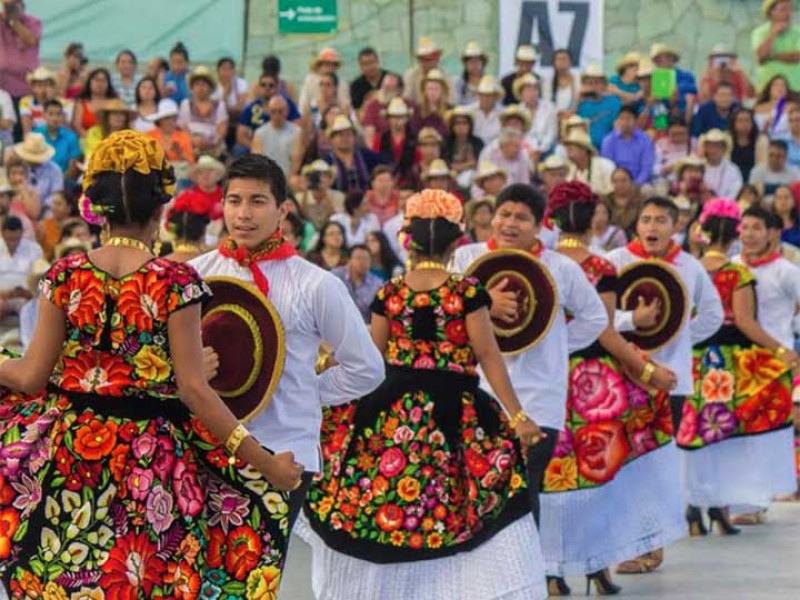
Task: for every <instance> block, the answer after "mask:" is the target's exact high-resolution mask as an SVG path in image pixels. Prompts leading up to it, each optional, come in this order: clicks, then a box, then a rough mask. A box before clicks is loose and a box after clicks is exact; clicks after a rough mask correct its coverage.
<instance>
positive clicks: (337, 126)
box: [325, 115, 356, 138]
mask: <svg viewBox="0 0 800 600" xmlns="http://www.w3.org/2000/svg"><path fill="white" fill-rule="evenodd" d="M343 131H352V132H353V133H356V126H355V125H353V123H352V121H350V119H348V118H347V117H345V116H344V115H338V116H337V117H336V118H335V119H334V120H333V123H331V126H330V127H328V129H327V131H325V137H327V138H332V137H333V136H335V135H336V134H337V133H342V132H343Z"/></svg>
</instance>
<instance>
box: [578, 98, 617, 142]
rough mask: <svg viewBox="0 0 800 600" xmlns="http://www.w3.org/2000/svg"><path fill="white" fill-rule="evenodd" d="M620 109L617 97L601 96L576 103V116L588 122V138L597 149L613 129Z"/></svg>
mask: <svg viewBox="0 0 800 600" xmlns="http://www.w3.org/2000/svg"><path fill="white" fill-rule="evenodd" d="M620 108H622V100H620V99H619V98H618V97H617V96H603V97H601V98H599V99H597V100H591V99H584V100H581V101H580V102H579V103H578V116H579V117H583V118H584V119H588V120H589V136H590V137H591V138H592V144H593V145H594V146H595V148H599V147H600V145H601V144H602V143H603V139H605V137H606V136H607V135H608V134H609V133H610V132H611V130H612V129H613V127H614V120H615V119H616V118H617V115H618V114H619V109H620Z"/></svg>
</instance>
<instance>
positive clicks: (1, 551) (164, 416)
mask: <svg viewBox="0 0 800 600" xmlns="http://www.w3.org/2000/svg"><path fill="white" fill-rule="evenodd" d="M41 293H42V295H43V296H44V297H45V298H47V300H49V301H50V302H52V303H53V304H54V305H55V306H57V307H58V308H60V309H61V310H63V312H64V320H65V325H66V343H65V344H64V348H63V351H62V354H61V358H60V360H59V362H58V364H57V366H56V368H55V370H54V373H53V375H52V377H51V380H50V386H49V388H48V390H47V392H44V393H42V394H40V395H38V396H35V397H25V396H21V395H17V394H13V393H9V392H5V393H4V394H3V395H2V396H0V569H2V579H3V583H4V585H5V586H6V588H7V589H8V591H9V594H10V596H11V597H12V598H14V599H17V598H45V599H48V600H56V599H57V600H66V599H67V598H82V599H84V598H85V599H91V600H102V599H104V598H107V599H109V600H117V599H140V598H181V599H194V598H215V599H234V598H236V599H239V598H253V599H256V598H258V599H274V598H276V596H277V590H278V586H279V584H280V576H281V569H282V566H283V556H284V552H285V549H286V538H287V533H288V532H287V531H286V529H287V519H286V515H287V512H288V505H287V496H286V495H285V494H283V493H278V492H276V491H274V490H273V489H271V487H270V485H269V483H268V482H267V481H266V480H265V479H264V478H263V477H262V476H261V475H260V474H258V473H257V472H255V471H254V470H253V469H252V468H250V467H248V466H247V465H246V464H245V463H243V462H241V461H237V462H236V464H235V465H233V466H231V465H229V464H228V456H227V454H226V453H225V451H224V449H222V448H221V447H220V446H219V445H218V444H217V443H216V441H215V440H214V439H213V437H212V436H211V435H210V434H209V432H208V431H207V430H206V429H205V428H204V427H203V426H202V425H201V424H200V423H199V422H198V421H197V420H196V419H195V418H192V416H191V415H190V414H189V413H188V411H187V410H186V409H185V408H184V406H183V405H182V404H181V403H180V402H179V400H178V398H177V395H176V385H175V378H174V372H173V367H172V362H171V359H170V356H169V342H168V331H167V319H168V317H169V316H170V315H171V314H173V313H175V312H176V311H179V310H181V309H183V308H185V307H187V306H189V305H191V304H194V303H196V302H200V301H202V300H203V299H205V298H206V297H208V295H209V290H208V288H207V287H206V286H205V284H204V283H203V282H202V280H201V279H200V278H199V276H198V275H197V273H196V272H195V271H194V270H193V269H192V267H190V266H188V265H183V264H178V263H174V262H171V261H168V260H164V259H153V260H151V261H149V262H148V263H146V264H145V265H143V266H142V267H141V268H140V269H138V270H136V271H135V272H133V273H130V274H128V275H126V276H124V277H121V278H114V277H112V276H111V275H109V274H107V273H105V272H104V271H102V270H100V269H98V268H97V267H96V266H94V265H93V264H92V263H91V261H90V260H89V258H88V257H87V256H85V255H79V256H72V257H68V258H65V259H63V260H60V261H58V262H57V263H55V264H54V265H53V267H52V268H51V269H50V271H49V272H48V273H47V274H46V275H45V277H44V279H43V281H42V284H41Z"/></svg>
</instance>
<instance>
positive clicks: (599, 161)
mask: <svg viewBox="0 0 800 600" xmlns="http://www.w3.org/2000/svg"><path fill="white" fill-rule="evenodd" d="M616 168H617V167H616V165H615V164H614V163H613V162H612V161H610V160H608V159H607V158H605V157H602V156H593V157H592V158H591V162H590V163H589V168H588V169H584V170H580V169H578V167H575V168H573V169H572V175H571V176H570V178H571V179H572V180H573V181H580V182H582V183H585V184H586V185H588V186H589V187H590V188H592V191H593V192H594V193H595V194H600V195H601V196H606V195H608V194H610V193H611V192H613V191H614V186H613V185H611V175H612V174H613V173H614V169H616Z"/></svg>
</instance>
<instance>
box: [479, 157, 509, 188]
mask: <svg viewBox="0 0 800 600" xmlns="http://www.w3.org/2000/svg"><path fill="white" fill-rule="evenodd" d="M495 175H501V176H503V177H505V178H506V179H508V173H507V172H506V170H505V169H502V168H500V167H498V166H497V165H496V164H494V163H493V162H491V161H489V160H482V161H481V162H480V163H478V169H477V170H476V171H475V174H474V175H473V176H472V182H473V183H474V184H475V185H478V186H480V184H481V181H483V180H484V179H489V177H494V176H495Z"/></svg>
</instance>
